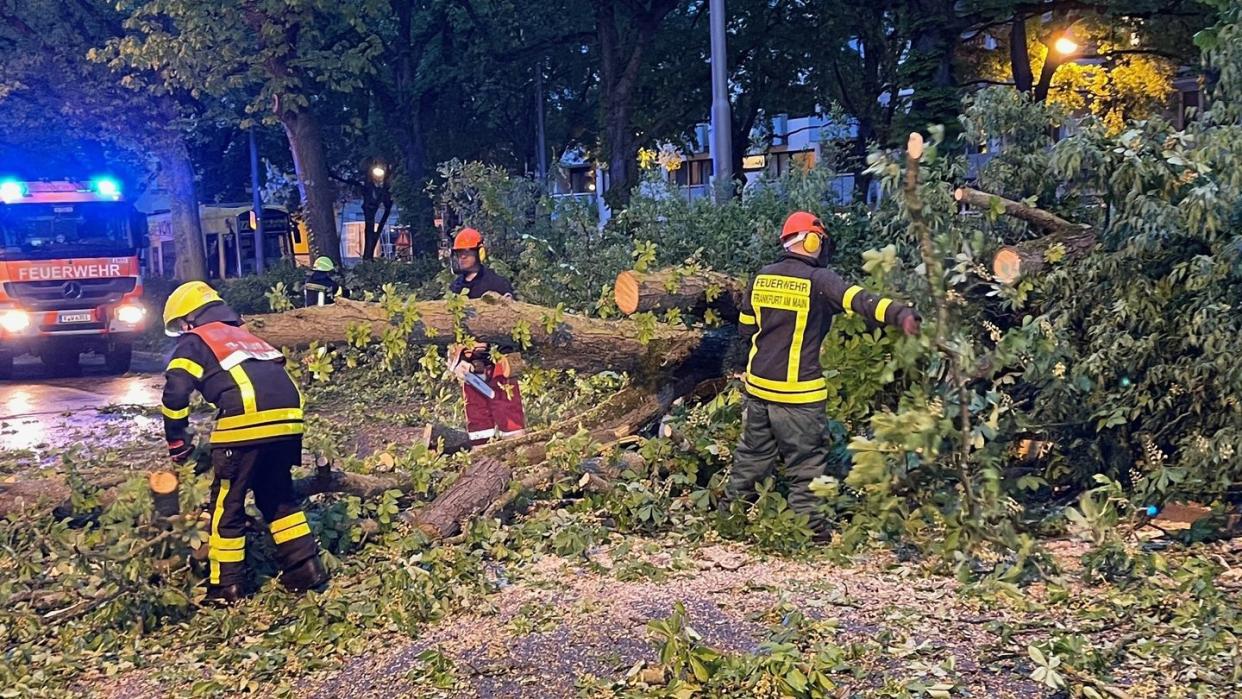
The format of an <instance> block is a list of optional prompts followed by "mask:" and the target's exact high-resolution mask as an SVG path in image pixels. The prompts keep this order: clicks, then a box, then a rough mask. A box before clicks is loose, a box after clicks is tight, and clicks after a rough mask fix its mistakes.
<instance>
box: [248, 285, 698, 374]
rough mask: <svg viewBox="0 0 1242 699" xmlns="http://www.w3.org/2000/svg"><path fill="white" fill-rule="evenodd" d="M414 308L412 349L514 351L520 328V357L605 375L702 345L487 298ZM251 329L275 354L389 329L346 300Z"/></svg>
mask: <svg viewBox="0 0 1242 699" xmlns="http://www.w3.org/2000/svg"><path fill="white" fill-rule="evenodd" d="M458 304H461V305H460V307H458ZM412 308H413V312H414V313H416V314H417V315H418V321H417V322H416V323H414V328H413V330H412V331H411V333H410V335H409V337H408V338H407V340H408V341H409V342H414V343H418V344H440V345H447V344H449V343H451V342H453V341H454V338H455V337H456V332H455V331H456V328H457V326H458V325H460V327H461V330H462V331H463V332H464V333H466V334H467V335H469V336H471V337H473V338H474V339H475V340H478V341H479V342H487V343H491V344H497V345H515V344H517V343H516V341H515V340H514V337H515V335H519V333H518V332H517V330H518V329H519V328H522V329H524V330H526V331H529V336H530V337H529V340H530V349H529V350H523V352H524V354H529V355H530V356H532V357H534V358H535V360H536V363H538V364H539V365H541V366H544V367H548V368H555V369H575V370H578V371H581V372H584V373H595V372H599V371H603V370H608V369H610V370H613V371H630V372H640V373H642V372H656V371H659V370H661V369H664V368H667V367H673V366H676V365H677V364H679V363H681V362H682V361H683V360H684V359H685V358H686V357H688V356H689V355H690V354H691V353H692V352H693V351H694V350H695V349H696V348H697V347H698V346H699V343H700V342H701V341H702V339H703V333H702V332H700V331H697V330H687V329H684V328H674V327H668V326H657V327H656V328H654V329H652V328H645V327H643V326H642V325H640V324H639V323H635V322H633V321H629V320H599V319H597V318H588V317H586V316H581V315H575V314H572V313H560V314H558V313H557V312H556V311H555V310H554V309H550V308H545V307H543V306H536V305H534V304H529V303H522V302H521V301H514V300H512V299H507V298H503V297H500V296H495V295H490V294H489V295H488V296H486V297H484V298H481V299H475V300H466V301H463V302H459V301H452V302H449V301H422V302H417V303H415V304H414V305H413V307H412ZM455 309H456V310H455ZM246 323H247V327H248V328H249V329H250V331H251V332H253V333H254V334H256V335H258V336H259V337H262V338H263V339H265V340H267V341H268V342H270V343H271V344H272V345H274V346H276V347H302V346H305V345H309V344H310V343H311V342H312V341H319V342H345V341H346V332H347V330H348V329H349V328H350V327H351V326H354V325H362V326H368V327H370V329H371V334H372V336H373V337H379V336H380V335H381V334H382V333H383V332H384V331H385V330H386V329H388V328H389V327H391V325H390V322H389V317H388V313H387V312H386V311H385V310H384V308H383V307H382V306H381V305H380V304H378V303H368V302H364V301H350V300H348V299H338V300H337V301H336V303H334V304H331V305H327V306H312V307H310V308H298V309H294V310H292V311H286V312H284V313H269V314H265V315H256V316H251V317H248V318H247V319H246ZM646 335H650V337H645V336H646ZM644 340H645V341H644Z"/></svg>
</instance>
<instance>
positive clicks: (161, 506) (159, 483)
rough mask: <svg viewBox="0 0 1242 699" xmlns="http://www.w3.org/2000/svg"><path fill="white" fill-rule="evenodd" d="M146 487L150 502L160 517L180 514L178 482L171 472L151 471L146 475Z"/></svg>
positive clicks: (175, 475)
mask: <svg viewBox="0 0 1242 699" xmlns="http://www.w3.org/2000/svg"><path fill="white" fill-rule="evenodd" d="M147 487H149V488H150V489H151V502H152V503H153V504H154V505H155V512H156V513H157V514H159V515H160V516H161V517H172V516H173V515H176V514H180V512H181V500H180V482H179V481H178V480H177V474H175V473H173V472H172V471H153V472H151V473H150V474H148V475H147Z"/></svg>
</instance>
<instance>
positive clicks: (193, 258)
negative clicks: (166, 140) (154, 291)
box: [160, 139, 223, 282]
mask: <svg viewBox="0 0 1242 699" xmlns="http://www.w3.org/2000/svg"><path fill="white" fill-rule="evenodd" d="M160 156H161V158H160V160H161V167H160V176H161V177H162V178H163V180H164V186H165V187H166V188H167V189H168V193H169V209H170V212H169V213H170V218H171V219H172V231H173V249H174V250H175V251H176V253H177V262H176V266H175V268H174V270H173V276H175V277H176V278H177V280H178V281H182V282H188V281H195V280H200V281H201V280H204V279H206V278H207V262H206V256H205V254H204V252H203V224H202V220H201V219H200V218H199V212H198V188H197V186H196V185H195V183H194V164H193V163H191V162H190V153H189V150H188V149H187V148H186V145H185V141H183V140H181V139H178V140H177V141H176V142H175V143H172V144H170V145H169V146H167V147H166V148H164V149H163V150H162V151H161V152H160ZM221 244H223V241H221Z"/></svg>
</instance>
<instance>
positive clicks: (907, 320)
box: [901, 309, 923, 336]
mask: <svg viewBox="0 0 1242 699" xmlns="http://www.w3.org/2000/svg"><path fill="white" fill-rule="evenodd" d="M922 323H923V318H922V317H921V316H919V314H918V313H916V312H915V311H914V309H910V311H909V312H908V313H903V314H902V315H901V331H902V332H903V333H905V334H907V335H911V336H913V335H918V334H919V331H920V330H922V329H923V325H922Z"/></svg>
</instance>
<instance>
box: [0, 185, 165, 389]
mask: <svg viewBox="0 0 1242 699" xmlns="http://www.w3.org/2000/svg"><path fill="white" fill-rule="evenodd" d="M144 239H145V226H144V225H143V219H142V217H141V216H139V215H137V213H136V212H135V211H134V208H133V205H132V204H130V203H128V202H126V201H125V199H124V197H123V196H122V192H121V185H120V183H119V182H118V181H117V180H116V179H114V178H111V177H96V178H94V179H91V180H89V181H85V182H75V181H25V180H17V179H0V378H7V377H8V376H9V374H10V373H11V372H12V369H13V359H14V358H15V357H18V356H20V355H22V354H27V353H29V354H33V355H35V356H37V357H39V358H40V359H41V360H42V361H43V363H44V365H46V366H47V368H48V369H49V370H51V371H52V372H53V373H56V374H72V373H75V372H77V370H78V368H79V361H80V358H81V355H82V354H83V353H95V354H101V355H103V359H104V365H105V367H106V369H107V371H108V372H109V373H116V374H120V373H124V372H126V371H129V367H130V361H131V360H132V358H133V343H134V339H135V337H136V336H137V335H138V334H139V333H140V332H142V330H143V329H144V328H145V326H146V324H147V321H148V318H147V316H148V313H147V310H146V308H144V307H143V305H142V303H141V297H142V275H141V272H140V263H139V258H138V253H139V250H141V249H143V248H144V246H145V242H144Z"/></svg>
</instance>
